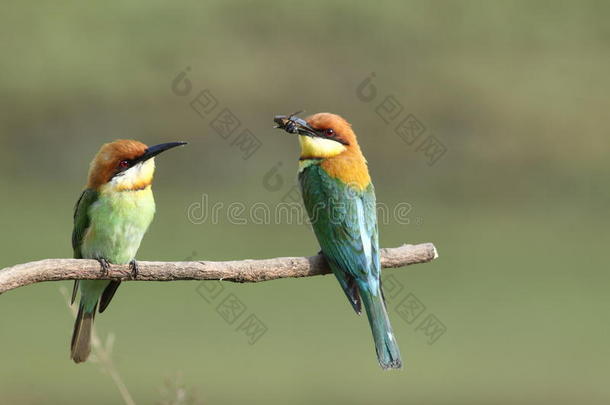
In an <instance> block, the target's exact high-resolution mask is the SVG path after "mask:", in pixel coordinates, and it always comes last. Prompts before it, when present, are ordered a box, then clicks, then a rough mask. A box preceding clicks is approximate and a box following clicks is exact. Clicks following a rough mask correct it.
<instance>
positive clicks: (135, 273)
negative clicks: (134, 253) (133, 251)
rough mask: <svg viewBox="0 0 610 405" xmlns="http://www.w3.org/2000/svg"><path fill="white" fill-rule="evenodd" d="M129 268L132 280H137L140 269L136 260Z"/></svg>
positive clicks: (131, 262)
mask: <svg viewBox="0 0 610 405" xmlns="http://www.w3.org/2000/svg"><path fill="white" fill-rule="evenodd" d="M129 268H130V269H131V278H132V279H135V278H136V277H138V274H140V267H139V266H138V262H137V261H136V259H133V260H132V261H130V262H129Z"/></svg>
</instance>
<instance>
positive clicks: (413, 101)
mask: <svg viewBox="0 0 610 405" xmlns="http://www.w3.org/2000/svg"><path fill="white" fill-rule="evenodd" d="M609 12H610V5H609V4H608V3H605V2H601V1H598V2H586V1H585V2H551V1H546V2H525V1H523V2H484V1H481V2H424V1H422V2H411V1H409V2H384V1H377V2H364V1H362V2H350V1H319V0H311V1H307V2H301V1H298V2H270V1H259V2H248V1H242V2H231V1H227V2H222V1H208V2H190V3H169V2H161V1H149V2H136V1H124V2H121V3H105V4H102V3H101V2H99V3H91V2H86V3H78V4H77V3H73V2H64V1H62V2H4V3H2V5H0V38H2V39H1V40H0V41H1V43H2V58H1V59H0V68H1V73H2V74H1V75H0V92H1V94H2V104H3V106H2V108H0V117H1V119H0V173H1V174H0V201H1V202H0V204H1V205H0V207H1V208H2V209H1V210H0V226H1V227H2V230H3V231H2V232H1V233H0V241H1V244H0V246H2V248H1V250H0V251H1V255H0V267H5V266H9V265H12V264H16V263H23V262H27V261H31V260H36V259H40V258H47V257H70V256H71V254H72V252H71V248H70V233H71V229H72V224H71V215H72V207H73V204H74V202H75V200H76V198H77V197H78V195H79V192H80V190H81V188H82V186H83V184H84V183H85V180H86V172H87V168H88V163H89V161H90V160H91V158H92V157H93V155H94V153H95V152H96V151H97V149H98V148H99V146H100V145H101V144H102V143H104V142H107V141H110V140H113V139H116V138H135V139H138V140H141V141H143V142H145V143H147V144H154V143H159V142H166V141H174V140H185V141H188V142H189V143H190V144H189V145H188V147H186V148H182V149H181V150H177V151H172V152H170V153H168V154H167V155H163V156H162V157H160V158H159V159H157V167H158V171H157V176H156V180H155V187H154V189H155V193H156V194H155V195H156V199H157V217H156V219H155V221H154V223H153V225H152V227H151V229H150V232H149V233H148V235H147V236H146V237H145V239H144V242H143V244H142V247H141V249H140V252H139V259H140V260H183V259H188V258H198V259H211V260H226V259H242V258H265V257H274V256H290V255H310V254H314V253H315V252H317V250H318V248H317V245H316V242H315V239H314V237H313V234H312V232H311V231H310V230H309V229H308V226H307V225H297V224H288V223H286V221H283V222H281V223H274V224H266V225H257V224H254V223H252V222H251V221H249V222H248V223H247V224H245V225H244V224H234V223H231V221H229V220H228V219H227V218H226V217H221V219H220V220H219V221H218V222H217V223H212V222H211V221H209V220H208V221H204V223H202V224H195V223H193V222H192V221H190V220H189V218H188V217H187V209H188V207H189V206H191V204H193V203H196V202H198V201H201V199H202V196H203V195H204V194H205V195H207V196H208V198H209V200H208V201H209V202H210V203H223V204H224V206H225V207H226V206H228V205H229V204H230V203H231V202H240V203H243V204H245V205H246V206H247V207H250V206H252V205H253V204H255V203H257V202H262V203H266V204H269V205H270V206H271V207H273V206H274V205H275V204H277V203H278V202H279V201H281V200H282V199H283V197H284V195H285V194H286V193H287V192H288V191H289V190H290V188H291V187H292V186H293V185H294V184H295V181H296V175H295V172H296V158H297V155H298V145H297V141H296V140H295V139H292V138H290V137H289V136H286V134H284V133H282V132H279V131H278V130H273V129H272V124H273V123H272V120H271V119H272V117H273V115H275V114H280V113H290V112H293V111H296V110H299V109H304V110H307V112H309V113H314V112H318V111H332V112H335V113H338V114H341V115H343V116H345V117H346V118H347V119H348V120H349V121H351V122H352V124H353V126H354V128H355V130H356V132H357V134H358V135H359V139H360V143H361V146H362V148H363V150H364V152H365V154H366V156H367V158H368V160H369V165H370V169H371V172H372V176H373V178H374V181H375V184H376V188H377V197H378V200H379V201H380V202H384V203H386V204H387V205H388V206H390V207H393V206H395V205H396V204H398V203H400V202H408V203H409V204H411V207H412V209H411V211H410V212H409V218H410V223H409V224H399V223H397V222H396V221H390V222H389V223H387V224H382V225H381V243H382V245H383V246H387V247H390V246H397V245H400V244H402V243H405V242H408V243H419V242H428V241H431V242H434V243H435V244H436V246H437V247H438V249H439V252H440V258H439V259H438V260H436V261H435V262H433V263H430V264H425V265H417V266H413V267H412V268H409V269H403V270H389V271H386V272H385V277H388V276H392V277H393V280H394V281H397V282H399V283H400V285H402V286H403V287H404V288H403V290H402V292H401V294H402V295H400V297H399V298H398V299H396V300H393V301H392V302H391V304H390V307H391V318H392V321H393V325H394V329H395V331H396V333H397V335H398V340H399V343H400V346H401V349H402V353H403V357H404V360H405V361H406V369H405V370H403V371H401V372H382V371H381V370H380V369H379V367H378V365H377V362H376V360H375V356H374V350H373V346H372V340H371V337H370V332H369V330H368V326H367V322H366V321H365V320H364V319H360V318H358V317H356V316H355V315H354V314H353V313H352V311H351V308H350V307H349V305H348V304H347V303H346V302H345V301H346V300H345V298H344V296H343V294H342V293H341V292H340V289H339V286H338V285H337V283H336V281H335V280H334V279H333V278H331V277H316V278H311V279H298V280H281V281H273V282H266V283H261V284H259V285H235V284H225V290H224V291H225V293H226V294H229V293H233V294H235V296H237V297H238V298H239V299H240V300H241V302H242V303H243V304H244V305H245V306H246V307H247V312H246V314H250V313H253V314H255V315H256V316H257V317H258V318H259V319H260V320H262V321H263V322H264V323H265V325H266V326H267V328H268V330H267V333H266V334H265V335H264V336H263V337H262V338H260V340H259V341H258V342H256V343H255V344H254V345H250V344H248V339H247V337H246V336H245V335H244V334H243V333H241V332H238V331H236V330H235V329H236V327H237V325H238V323H239V322H236V323H235V324H233V325H228V324H227V323H226V322H225V320H224V319H223V318H222V317H221V316H220V315H219V314H218V313H217V312H216V311H215V305H213V304H209V303H207V302H206V301H205V300H204V299H203V298H202V297H201V296H200V295H199V294H198V293H197V287H198V285H199V284H198V283H197V282H174V283H164V284H161V283H125V284H124V285H123V286H121V288H120V290H119V292H118V294H117V296H116V297H115V300H114V302H113V304H112V305H111V307H110V309H109V310H108V311H107V312H105V313H104V314H103V315H102V316H99V317H98V318H97V322H96V323H97V328H98V332H99V334H100V335H101V336H102V338H105V337H106V336H107V335H108V334H109V333H112V334H114V336H115V337H116V341H115V344H114V352H113V355H112V358H113V361H114V364H115V366H116V368H117V369H118V370H119V372H120V373H121V376H122V378H123V380H124V381H125V384H126V385H127V387H128V388H129V390H130V392H131V394H132V395H133V397H134V398H135V400H136V402H137V403H160V401H161V400H162V398H163V394H162V393H161V392H160V390H162V388H163V385H164V381H165V380H167V379H169V380H172V379H175V378H176V376H177V375H181V376H182V377H181V378H182V381H183V383H184V385H185V386H186V387H187V389H188V391H189V392H190V393H191V394H192V395H194V396H195V397H196V398H197V399H198V400H199V401H201V402H203V403H236V402H238V403H243V402H246V401H247V402H249V403H266V404H273V403H311V402H313V401H319V402H323V403H351V404H355V403H357V404H360V403H362V404H365V403H388V404H389V403H397V402H400V403H426V404H462V403H463V404H490V403H493V404H511V403H523V404H564V403H565V404H569V403H574V402H579V403H590V404H595V403H599V404H602V403H608V401H609V400H610V387H609V386H608V383H607V380H608V377H609V375H610V365H609V363H608V358H609V356H610V349H609V345H608V341H609V339H610V327H609V323H608V310H610V301H609V300H608V286H609V283H610V276H609V275H608V271H607V256H605V253H607V250H608V243H609V242H610V240H609V238H608V232H607V230H606V229H605V226H604V225H605V224H608V220H609V215H608V210H607V206H608V203H609V201H610V193H609V191H608V180H607V179H608V178H609V175H610V169H609V168H608V158H609V157H610V153H609V152H610V150H609V149H610V148H609V145H610V143H609V142H608V130H607V124H606V120H607V118H604V117H607V113H608V107H609V104H608V92H609V90H610V79H609V78H608V72H609V71H610V53H609V52H608V50H609V49H610V26H609V25H608V24H607V19H608V15H609ZM187 67H189V68H190V70H189V71H188V75H187V76H188V79H189V80H190V82H191V84H192V91H191V93H190V94H189V95H187V96H178V95H176V94H174V92H173V91H172V81H173V80H174V79H175V77H176V76H177V75H178V74H180V72H183V71H184V69H186V68H187ZM372 72H374V73H375V78H374V81H373V85H374V86H375V88H376V89H377V97H376V99H375V100H373V101H371V102H368V103H367V102H363V101H361V99H360V98H359V97H358V96H357V92H356V89H357V87H358V85H359V84H360V83H361V82H362V81H363V80H364V79H365V78H367V77H369V76H370V74H371V73H372ZM203 89H209V91H210V92H211V93H212V94H213V95H214V97H216V99H217V100H218V103H219V104H218V107H217V109H216V110H215V111H214V113H213V114H211V115H210V116H206V117H204V118H202V117H200V116H199V115H197V113H195V112H194V111H193V110H192V109H191V108H190V106H189V102H190V101H191V100H192V99H193V97H194V96H195V95H196V94H197V93H198V92H199V91H201V90H203ZM389 95H392V96H394V97H395V99H396V100H397V101H399V102H400V104H401V105H402V106H403V107H404V110H403V112H402V115H401V116H400V117H404V116H406V114H413V115H414V116H415V117H417V119H418V120H419V121H420V122H421V123H422V124H423V125H424V126H425V128H426V132H425V134H424V137H425V136H428V135H434V136H435V137H436V139H438V140H439V141H440V142H441V143H442V144H443V145H444V147H445V148H446V153H445V154H444V155H443V156H442V158H441V159H439V160H438V161H437V162H436V163H435V164H434V165H432V166H430V165H429V164H428V163H429V162H428V160H427V158H426V156H425V154H424V153H423V152H422V151H417V146H416V145H413V146H409V145H407V144H406V143H405V142H404V141H403V140H402V139H401V138H400V137H399V136H397V135H396V134H395V133H394V124H395V123H396V122H394V124H386V123H384V121H383V120H382V119H381V118H380V116H379V115H378V114H377V112H376V108H377V107H378V105H379V104H380V103H381V102H382V101H383V100H384V98H385V97H386V96H389ZM225 107H226V108H229V109H230V110H231V111H232V112H233V114H235V116H236V117H238V119H239V120H240V121H241V127H240V130H241V129H243V128H248V129H250V130H251V131H252V133H254V134H255V136H256V137H257V138H258V140H259V141H260V143H261V146H260V148H259V149H258V150H257V151H256V153H254V154H253V155H252V156H251V157H250V158H248V159H244V158H243V153H242V151H241V150H240V149H239V147H238V146H237V145H232V144H231V143H232V141H233V140H234V137H233V138H229V139H223V138H222V137H221V136H219V135H218V134H217V133H216V132H215V131H214V129H212V128H211V127H210V122H211V121H212V119H213V118H214V116H215V115H216V113H218V112H219V111H220V109H222V108H225ZM399 119H400V118H397V120H399ZM274 167H275V168H276V169H277V171H276V172H274V173H275V174H274V176H279V177H273V178H274V179H275V180H277V179H281V181H282V183H281V184H280V185H278V187H275V188H274V187H271V186H269V184H268V182H265V178H266V177H265V175H266V174H269V173H270V170H272V168H274ZM274 184H275V183H274ZM225 212H226V211H225ZM60 286H64V287H65V288H68V289H70V288H71V283H69V282H61V283H47V284H38V285H33V286H29V287H25V288H21V289H18V290H16V291H11V292H9V293H6V294H4V295H2V296H1V297H0V403H3V404H4V403H6V404H9V403H10V404H43V403H45V404H46V403H63V404H78V403H95V404H98V403H99V404H103V403H121V397H120V395H119V393H118V391H117V389H116V387H115V386H114V385H113V383H112V381H111V379H110V377H109V376H108V375H105V374H103V373H101V372H100V367H99V364H95V363H91V362H89V363H86V364H84V365H79V366H76V365H74V364H73V363H72V362H71V361H70V360H69V358H68V343H69V338H70V334H71V329H72V322H73V321H72V318H71V315H70V313H69V311H68V309H67V307H66V304H65V300H64V298H63V297H62V296H61V295H60V293H59V287H60ZM409 292H410V293H412V294H414V295H415V296H416V297H417V298H418V299H419V300H420V301H421V302H422V303H423V304H424V305H425V307H426V311H425V313H424V314H422V315H421V317H420V318H418V319H417V320H416V321H414V322H412V323H410V324H409V323H407V322H405V321H404V320H403V319H402V318H401V317H400V316H399V314H398V313H397V311H396V309H395V304H397V303H398V301H399V300H400V299H402V298H403V297H405V296H406V294H407V293H409ZM429 314H432V315H434V316H436V317H437V319H438V320H440V321H441V322H442V323H443V324H444V325H445V327H446V332H445V333H444V334H443V335H442V336H441V337H440V338H438V340H437V341H436V342H435V343H434V344H428V337H427V336H426V335H425V333H423V331H422V330H417V325H418V324H419V322H420V321H421V320H423V319H424V317H426V316H427V315H429ZM244 316H245V315H244Z"/></svg>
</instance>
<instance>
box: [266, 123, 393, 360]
mask: <svg viewBox="0 0 610 405" xmlns="http://www.w3.org/2000/svg"><path fill="white" fill-rule="evenodd" d="M274 121H275V122H276V124H278V125H277V127H278V128H281V129H284V130H286V131H287V132H289V133H292V134H298V135H299V142H300V145H301V155H300V159H299V183H300V186H301V194H302V196H303V201H304V203H305V208H306V210H307V213H308V215H309V218H310V222H311V223H312V227H313V230H314V233H315V235H316V238H317V239H318V243H319V244H320V247H321V248H322V252H321V253H322V254H323V255H324V257H325V258H326V260H327V262H328V264H329V266H330V268H331V269H332V271H333V273H334V274H335V276H336V278H337V280H339V284H340V285H341V287H342V288H343V291H344V292H345V294H346V295H347V298H348V299H349V301H350V303H351V304H352V306H353V307H354V310H355V311H356V313H358V314H360V312H361V305H362V304H364V307H365V309H366V313H367V316H368V320H369V324H370V326H371V330H372V332H373V339H374V341H375V349H376V351H377V359H378V360H379V364H380V365H381V367H382V368H383V369H391V368H401V367H402V361H401V359H400V352H399V350H398V344H397V343H396V339H395V337H394V332H393V331H392V326H391V325H390V320H389V318H388V314H387V311H386V307H385V302H384V297H383V293H382V291H381V281H380V278H379V277H380V271H381V263H380V257H379V242H378V231H377V212H376V204H375V190H374V188H373V184H372V183H371V178H370V176H369V172H368V168H367V163H366V160H365V158H364V156H363V155H362V152H361V150H360V146H358V142H357V140H356V134H355V133H354V131H353V130H352V127H351V125H350V124H349V123H348V122H347V121H346V120H344V119H343V118H342V117H340V116H338V115H335V114H330V113H319V114H315V115H312V116H310V117H308V118H307V119H305V120H304V119H302V118H299V117H297V116H296V115H295V114H293V115H290V116H285V115H280V116H276V117H275V119H274Z"/></svg>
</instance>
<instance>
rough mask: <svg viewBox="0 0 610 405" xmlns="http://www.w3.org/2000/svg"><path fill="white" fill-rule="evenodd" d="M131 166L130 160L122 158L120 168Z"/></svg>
mask: <svg viewBox="0 0 610 405" xmlns="http://www.w3.org/2000/svg"><path fill="white" fill-rule="evenodd" d="M128 167H129V161H127V160H121V161H120V162H119V168H120V169H127V168H128Z"/></svg>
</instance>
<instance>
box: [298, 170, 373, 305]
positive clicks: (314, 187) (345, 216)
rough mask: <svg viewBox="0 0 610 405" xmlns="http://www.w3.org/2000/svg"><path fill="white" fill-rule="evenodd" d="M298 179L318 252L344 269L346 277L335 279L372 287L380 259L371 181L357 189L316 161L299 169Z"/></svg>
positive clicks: (330, 262) (331, 262) (331, 263)
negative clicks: (360, 189) (363, 188)
mask: <svg viewBox="0 0 610 405" xmlns="http://www.w3.org/2000/svg"><path fill="white" fill-rule="evenodd" d="M299 182H300V184H301V189H302V193H303V201H304V203H305V207H306V209H307V212H308V214H309V217H310V219H311V222H312V227H313V229H314V233H315V234H316V237H317V239H318V242H319V243H320V247H321V248H322V252H323V253H324V255H325V256H326V258H327V259H328V261H329V264H330V265H331V266H333V264H334V265H336V266H338V267H339V268H340V269H341V270H342V272H345V273H346V274H345V275H346V280H341V279H340V280H339V281H340V282H341V284H342V286H343V285H344V281H345V282H347V283H348V284H349V283H350V282H353V281H358V282H360V283H366V284H368V283H370V284H371V285H369V288H376V286H377V285H378V282H379V281H378V280H379V273H380V259H379V242H378V231H377V215H376V214H377V213H376V208H375V191H374V188H373V185H372V184H370V185H369V186H368V187H367V188H366V189H365V190H363V191H359V190H357V189H355V188H352V187H350V186H349V185H347V184H344V183H343V182H341V181H340V180H337V179H333V178H331V177H330V176H329V175H328V174H326V172H325V171H324V170H323V169H322V168H321V167H319V166H318V165H311V166H309V167H307V168H306V169H305V170H304V171H303V172H301V173H300V175H299ZM337 273H338V272H337V271H335V274H337ZM338 277H340V276H338ZM344 288H345V287H344ZM346 293H347V291H346ZM348 296H349V294H348Z"/></svg>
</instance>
